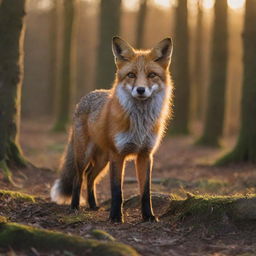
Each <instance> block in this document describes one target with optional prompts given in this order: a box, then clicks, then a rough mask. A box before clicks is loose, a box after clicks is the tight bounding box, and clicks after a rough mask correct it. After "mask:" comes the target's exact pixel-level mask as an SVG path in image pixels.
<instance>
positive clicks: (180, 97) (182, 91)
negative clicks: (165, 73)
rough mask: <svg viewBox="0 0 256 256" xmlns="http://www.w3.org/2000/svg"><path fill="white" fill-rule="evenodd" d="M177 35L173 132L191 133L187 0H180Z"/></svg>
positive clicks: (174, 60)
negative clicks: (189, 126)
mask: <svg viewBox="0 0 256 256" xmlns="http://www.w3.org/2000/svg"><path fill="white" fill-rule="evenodd" d="M174 34H175V37H174V51H173V62H172V65H171V70H172V74H173V80H174V86H175V91H174V106H173V114H174V115H173V116H174V118H173V120H172V122H171V127H170V133H171V134H188V133H189V128H188V125H189V107H190V78H189V32H188V8H187V0H179V1H178V6H177V8H176V17H175V33H174Z"/></svg>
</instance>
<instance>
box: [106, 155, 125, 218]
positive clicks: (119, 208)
mask: <svg viewBox="0 0 256 256" xmlns="http://www.w3.org/2000/svg"><path fill="white" fill-rule="evenodd" d="M123 169H124V158H123V157H119V156H115V157H114V158H112V159H111V161H110V183H111V196H112V201H111V210H110V216H109V218H110V220H111V221H113V222H123V191H122V190H123Z"/></svg>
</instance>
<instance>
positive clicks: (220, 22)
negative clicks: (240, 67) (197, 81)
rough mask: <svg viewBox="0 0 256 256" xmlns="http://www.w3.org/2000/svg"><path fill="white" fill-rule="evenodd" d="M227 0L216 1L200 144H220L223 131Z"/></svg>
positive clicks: (226, 54)
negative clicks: (205, 108) (206, 102)
mask: <svg viewBox="0 0 256 256" xmlns="http://www.w3.org/2000/svg"><path fill="white" fill-rule="evenodd" d="M227 11H228V5H227V0H223V1H215V7H214V13H215V18H214V25H213V37H212V51H211V75H210V84H209V90H208V105H207V111H206V118H205V124H204V131H203V135H202V137H201V138H200V139H199V140H198V144H202V145H207V146H219V138H220V136H221V135H222V132H223V124H224V112H225V97H226V83H227V61H228V19H227V18H228V17H227Z"/></svg>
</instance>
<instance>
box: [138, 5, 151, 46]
mask: <svg viewBox="0 0 256 256" xmlns="http://www.w3.org/2000/svg"><path fill="white" fill-rule="evenodd" d="M147 3H148V0H140V8H139V11H138V18H137V19H138V20H137V30H136V47H137V48H142V47H143V38H144V30H145V21H146V16H147Z"/></svg>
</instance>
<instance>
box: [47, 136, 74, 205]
mask: <svg viewBox="0 0 256 256" xmlns="http://www.w3.org/2000/svg"><path fill="white" fill-rule="evenodd" d="M60 170H61V176H60V178H59V179H57V180H55V182H54V184H53V186H52V189H51V200H52V201H53V202H56V203H58V204H67V203H70V199H71V195H72V188H73V179H74V177H75V172H76V169H75V162H74V151H73V135H72V132H71V134H70V137H69V142H68V146H67V148H66V151H65V153H64V155H63V159H62V161H61V166H60Z"/></svg>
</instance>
